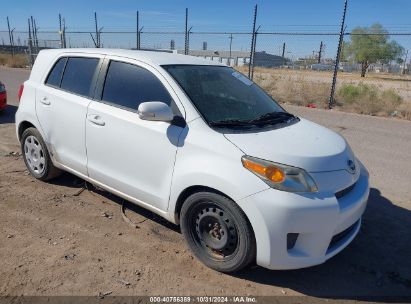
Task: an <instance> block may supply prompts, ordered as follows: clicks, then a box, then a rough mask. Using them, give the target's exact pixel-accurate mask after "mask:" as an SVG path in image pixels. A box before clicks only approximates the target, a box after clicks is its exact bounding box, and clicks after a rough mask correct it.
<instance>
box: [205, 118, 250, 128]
mask: <svg viewBox="0 0 411 304" xmlns="http://www.w3.org/2000/svg"><path fill="white" fill-rule="evenodd" d="M209 124H210V126H213V127H237V126H240V127H243V126H250V125H255V123H252V122H250V121H249V120H240V119H226V120H217V121H210V122H209Z"/></svg>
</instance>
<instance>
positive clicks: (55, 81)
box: [46, 57, 67, 87]
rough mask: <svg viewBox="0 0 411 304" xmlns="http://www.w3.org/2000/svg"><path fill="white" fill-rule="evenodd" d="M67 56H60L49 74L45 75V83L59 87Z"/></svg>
mask: <svg viewBox="0 0 411 304" xmlns="http://www.w3.org/2000/svg"><path fill="white" fill-rule="evenodd" d="M66 60H67V57H63V58H60V59H59V60H58V61H57V62H56V64H55V65H54V66H53V69H52V70H51V72H50V74H49V76H48V77H47V80H46V84H48V85H51V86H53V87H59V86H60V81H61V75H62V74H63V70H64V66H65V65H66Z"/></svg>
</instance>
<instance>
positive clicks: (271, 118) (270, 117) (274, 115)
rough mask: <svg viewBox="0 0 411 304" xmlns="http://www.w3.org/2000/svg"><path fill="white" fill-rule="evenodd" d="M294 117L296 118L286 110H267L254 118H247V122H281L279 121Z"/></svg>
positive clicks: (288, 120) (290, 119)
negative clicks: (267, 111)
mask: <svg viewBox="0 0 411 304" xmlns="http://www.w3.org/2000/svg"><path fill="white" fill-rule="evenodd" d="M294 119H297V117H296V116H294V115H293V114H291V113H288V112H269V113H265V114H263V115H261V116H260V117H257V118H255V119H252V120H249V121H248V122H249V123H281V122H290V121H292V120H294Z"/></svg>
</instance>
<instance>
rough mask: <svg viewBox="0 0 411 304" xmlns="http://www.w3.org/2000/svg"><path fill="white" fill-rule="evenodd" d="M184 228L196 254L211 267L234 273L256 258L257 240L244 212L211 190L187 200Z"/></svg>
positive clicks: (182, 226) (191, 247)
mask: <svg viewBox="0 0 411 304" xmlns="http://www.w3.org/2000/svg"><path fill="white" fill-rule="evenodd" d="M181 231H182V233H183V234H184V236H185V238H186V241H187V243H188V245H189V247H190V249H191V250H192V251H193V253H194V255H195V256H196V257H197V258H198V259H199V260H200V261H202V262H203V263H204V264H205V265H207V266H208V267H210V268H212V269H215V270H217V271H221V272H235V271H238V270H240V269H242V268H244V267H246V266H247V265H248V264H250V262H251V261H253V260H254V259H255V251H256V250H255V247H256V246H255V239H254V234H253V231H252V229H251V225H250V223H249V222H248V220H247V218H246V216H245V214H244V212H243V211H242V210H241V209H240V208H239V207H238V205H236V203H235V202H233V201H232V200H230V199H228V198H227V197H224V196H222V195H219V194H217V193H211V192H199V193H195V194H193V195H191V196H190V197H188V198H187V200H186V201H185V203H184V205H183V207H182V210H181Z"/></svg>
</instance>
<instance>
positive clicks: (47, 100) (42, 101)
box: [40, 96, 50, 106]
mask: <svg viewBox="0 0 411 304" xmlns="http://www.w3.org/2000/svg"><path fill="white" fill-rule="evenodd" d="M40 102H41V103H42V104H44V105H46V106H49V105H50V100H49V99H48V98H47V97H46V96H44V97H43V98H41V99H40Z"/></svg>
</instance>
